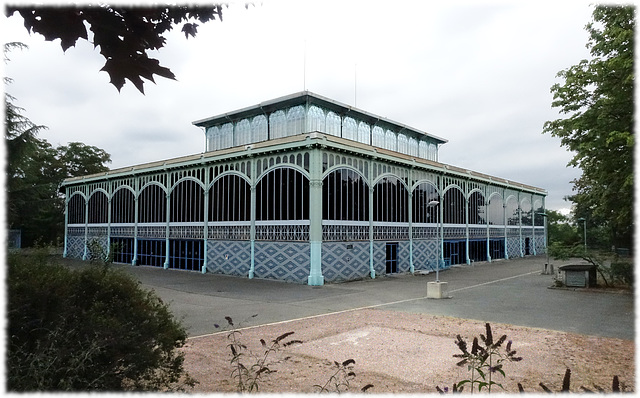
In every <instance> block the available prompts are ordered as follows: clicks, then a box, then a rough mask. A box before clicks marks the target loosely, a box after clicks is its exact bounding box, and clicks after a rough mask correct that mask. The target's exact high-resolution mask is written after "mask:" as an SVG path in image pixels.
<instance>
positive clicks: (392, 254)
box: [386, 243, 398, 274]
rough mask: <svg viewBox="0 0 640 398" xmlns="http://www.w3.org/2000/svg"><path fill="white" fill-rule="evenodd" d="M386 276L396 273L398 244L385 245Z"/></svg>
mask: <svg viewBox="0 0 640 398" xmlns="http://www.w3.org/2000/svg"><path fill="white" fill-rule="evenodd" d="M386 263H387V274H395V273H397V272H398V244H397V243H387V261H386Z"/></svg>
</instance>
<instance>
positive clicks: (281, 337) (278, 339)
mask: <svg viewBox="0 0 640 398" xmlns="http://www.w3.org/2000/svg"><path fill="white" fill-rule="evenodd" d="M293 333H294V332H287V333H285V334H283V335H280V336H278V337H277V338H276V339H275V340H273V342H274V343H279V342H281V341H282V340H283V339H286V338H287V337H289V336H291V335H292V334H293Z"/></svg>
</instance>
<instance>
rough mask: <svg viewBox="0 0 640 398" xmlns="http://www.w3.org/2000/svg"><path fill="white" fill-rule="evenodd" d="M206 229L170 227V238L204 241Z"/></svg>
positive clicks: (180, 226) (196, 226)
mask: <svg viewBox="0 0 640 398" xmlns="http://www.w3.org/2000/svg"><path fill="white" fill-rule="evenodd" d="M203 229H204V228H203V227H202V226H201V225H170V226H169V238H171V239H185V238H192V239H202V238H204V230H203Z"/></svg>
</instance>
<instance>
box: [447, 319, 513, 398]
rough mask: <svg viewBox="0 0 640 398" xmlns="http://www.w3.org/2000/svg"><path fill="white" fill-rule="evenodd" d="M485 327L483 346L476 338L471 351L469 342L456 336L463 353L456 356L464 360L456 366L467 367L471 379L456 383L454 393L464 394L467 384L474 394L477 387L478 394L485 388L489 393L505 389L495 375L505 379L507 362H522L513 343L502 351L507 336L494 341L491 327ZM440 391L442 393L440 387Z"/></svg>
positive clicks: (481, 338) (509, 342)
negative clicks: (492, 390) (494, 387)
mask: <svg viewBox="0 0 640 398" xmlns="http://www.w3.org/2000/svg"><path fill="white" fill-rule="evenodd" d="M485 327H486V335H483V334H481V335H480V340H481V341H482V344H483V345H480V344H479V342H478V338H477V337H474V339H473V343H472V346H471V351H469V350H468V345H467V342H466V341H465V340H464V339H463V338H462V337H461V336H460V335H457V336H456V342H455V343H456V345H457V346H458V348H459V349H460V351H462V354H455V355H454V357H455V358H461V359H462V360H461V361H460V362H458V363H457V364H456V365H457V366H464V365H467V370H468V371H469V372H470V373H471V377H470V378H469V379H466V380H462V381H459V382H458V383H455V384H454V386H453V387H454V388H453V390H454V392H462V390H463V389H464V386H465V385H466V384H469V385H470V389H471V393H472V394H473V392H474V389H475V387H477V388H478V392H482V389H483V388H485V389H486V390H487V392H488V393H491V388H492V387H493V386H498V387H500V388H503V389H504V387H503V386H502V384H500V383H497V382H496V381H495V380H494V374H495V373H500V374H501V375H502V377H504V376H505V373H504V370H503V366H504V363H505V362H507V361H509V362H518V361H521V360H522V357H516V350H512V349H511V341H508V342H507V345H506V347H504V350H502V349H501V348H502V345H503V344H504V342H505V341H506V340H507V335H506V334H505V335H502V336H501V337H500V338H499V339H498V340H496V341H494V339H493V333H492V331H491V325H490V324H489V323H487V324H486V325H485ZM438 391H440V392H442V390H440V388H439V387H438Z"/></svg>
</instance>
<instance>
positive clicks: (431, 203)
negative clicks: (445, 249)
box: [427, 200, 444, 282]
mask: <svg viewBox="0 0 640 398" xmlns="http://www.w3.org/2000/svg"><path fill="white" fill-rule="evenodd" d="M439 204H440V202H439V201H437V200H432V201H431V202H429V203H428V204H427V206H429V207H436V206H438V205H439ZM443 239H444V236H442V217H440V259H442V258H443V253H442V245H443V243H442V242H443ZM440 259H438V261H436V282H440V273H439V270H440Z"/></svg>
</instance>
